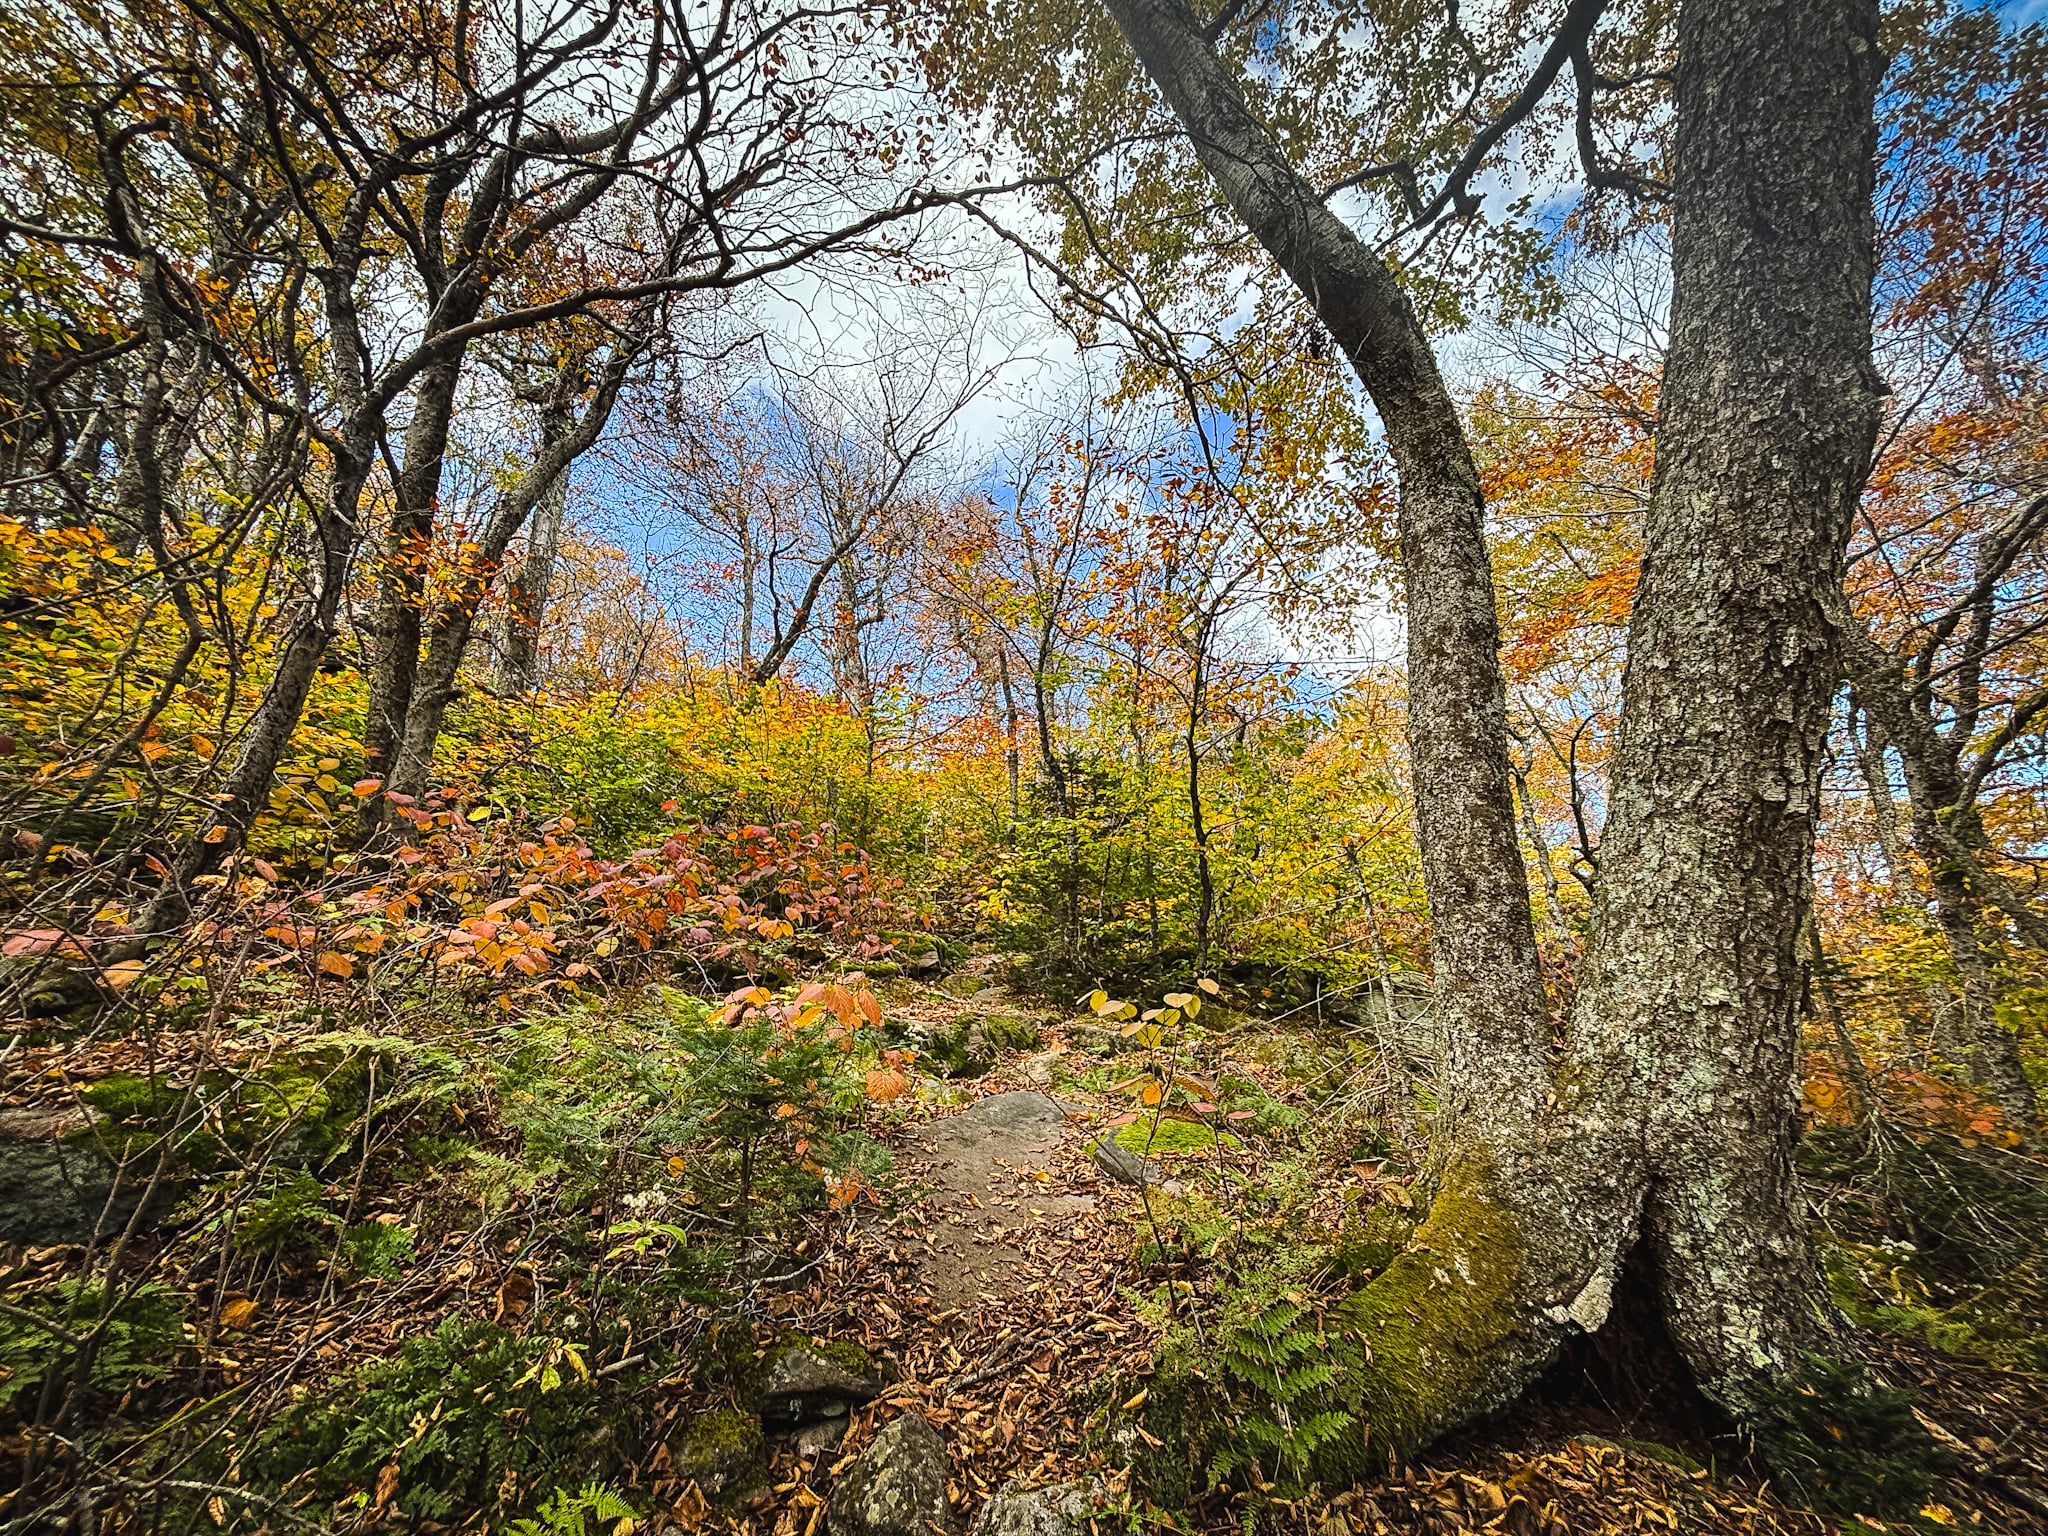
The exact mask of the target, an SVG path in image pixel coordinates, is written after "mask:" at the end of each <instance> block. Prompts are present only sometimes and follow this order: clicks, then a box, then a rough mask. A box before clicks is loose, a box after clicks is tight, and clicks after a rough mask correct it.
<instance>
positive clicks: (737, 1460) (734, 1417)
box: [669, 1408, 767, 1500]
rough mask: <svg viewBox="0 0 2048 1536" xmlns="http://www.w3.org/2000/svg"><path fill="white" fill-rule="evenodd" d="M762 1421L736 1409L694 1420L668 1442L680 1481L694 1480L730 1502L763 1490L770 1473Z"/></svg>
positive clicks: (701, 1486)
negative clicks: (685, 1479) (767, 1475)
mask: <svg viewBox="0 0 2048 1536" xmlns="http://www.w3.org/2000/svg"><path fill="white" fill-rule="evenodd" d="M766 1448H767V1442H766V1440H765V1438H764V1437H763V1435H762V1432H761V1421H760V1420H759V1419H757V1418H755V1417H754V1415H752V1414H751V1413H741V1412H740V1411H739V1410H738V1409H736V1408H716V1409H713V1410H712V1411H710V1412H709V1413H700V1414H696V1415H694V1416H692V1417H691V1419H690V1421H689V1422H688V1423H687V1424H686V1425H684V1427H683V1431H682V1433H681V1434H680V1435H678V1436H676V1437H675V1438H674V1439H673V1440H671V1441H670V1442H669V1450H670V1454H671V1456H672V1457H673V1459H674V1464H675V1472H676V1475H677V1476H678V1477H681V1478H687V1479H693V1480H695V1482H696V1484H697V1486H698V1487H699V1488H701V1489H702V1490H703V1491H704V1493H705V1494H706V1495H707V1496H709V1497H710V1498H713V1499H719V1500H729V1499H732V1498H736V1497H739V1496H741V1495H744V1494H746V1493H748V1492H750V1491H752V1490H753V1489H756V1488H758V1487H760V1486H761V1484H762V1482H763V1481H764V1474H765V1473H766V1471H767V1455H766Z"/></svg>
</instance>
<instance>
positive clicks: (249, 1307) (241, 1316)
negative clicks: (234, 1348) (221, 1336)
mask: <svg viewBox="0 0 2048 1536" xmlns="http://www.w3.org/2000/svg"><path fill="white" fill-rule="evenodd" d="M255 1320H256V1303H255V1302H253V1301H231V1302H229V1303H228V1304H227V1305H226V1306H224V1307H222V1308H221V1309H220V1325H221V1327H223V1328H234V1329H237V1330H239V1329H243V1328H246V1327H248V1326H249V1324H251V1323H252V1322H254V1321H255Z"/></svg>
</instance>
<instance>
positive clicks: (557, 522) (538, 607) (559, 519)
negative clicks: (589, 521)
mask: <svg viewBox="0 0 2048 1536" xmlns="http://www.w3.org/2000/svg"><path fill="white" fill-rule="evenodd" d="M573 424H574V419H573V417H572V416H571V415H570V413H569V412H568V410H567V409H566V408H557V407H556V406H555V404H554V403H553V402H549V404H548V406H547V407H546V409H545V413H544V415H543V416H542V418H541V448H542V450H543V451H545V450H547V449H548V448H551V447H553V446H554V445H555V444H556V443H558V442H560V441H561V440H562V439H563V438H565V437H567V436H568V434H569V430H570V428H571V426H572V425H573ZM568 514H569V473H568V471H567V470H566V469H565V470H563V472H562V473H561V474H559V475H557V476H555V478H554V482H553V483H552V484H550V485H549V486H548V488H547V489H546V490H545V491H543V492H542V493H541V498H540V505H539V506H538V507H536V508H535V509H534V516H533V531H532V532H531V533H530V534H528V535H527V539H526V558H525V559H524V560H522V561H521V562H520V564H519V574H518V575H517V576H515V577H513V579H512V585H511V590H510V592H509V593H508V594H507V597H506V602H505V641H504V644H503V645H502V646H500V647H499V664H498V691H499V692H500V693H502V694H504V695H505V696H506V697H508V698H524V697H525V696H526V695H527V694H529V693H531V692H533V690H534V686H535V685H536V684H537V683H538V682H539V681H540V627H541V622H542V621H543V620H544V619H545V618H546V617H547V610H548V598H549V597H550V596H551V595H552V588H553V586H554V580H555V561H556V560H557V559H559V558H560V556H561V553H562V530H563V528H564V527H565V526H566V524H567V521H568Z"/></svg>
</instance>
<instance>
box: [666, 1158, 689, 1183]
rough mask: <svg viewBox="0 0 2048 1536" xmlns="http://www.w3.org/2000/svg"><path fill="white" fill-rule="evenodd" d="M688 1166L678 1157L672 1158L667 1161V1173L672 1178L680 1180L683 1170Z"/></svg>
mask: <svg viewBox="0 0 2048 1536" xmlns="http://www.w3.org/2000/svg"><path fill="white" fill-rule="evenodd" d="M689 1166H690V1165H689V1164H688V1163H686V1162H684V1161H683V1160H682V1159H681V1158H680V1157H672V1158H670V1159H669V1160H668V1171H669V1174H670V1176H671V1177H673V1178H678V1179H680V1178H681V1177H682V1176H683V1170H684V1169H686V1168H688V1167H689Z"/></svg>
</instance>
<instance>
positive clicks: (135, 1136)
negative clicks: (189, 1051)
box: [81, 1048, 368, 1173]
mask: <svg viewBox="0 0 2048 1536" xmlns="http://www.w3.org/2000/svg"><path fill="white" fill-rule="evenodd" d="M367 1078H368V1062H367V1059H366V1058H365V1057H364V1056H363V1055H362V1054H361V1053H351V1052H345V1051H341V1050H336V1049H331V1048H322V1049H316V1050H308V1051H304V1052H298V1053H294V1054H291V1055H287V1056H284V1057H281V1058H280V1059H278V1060H274V1061H271V1062H269V1063H267V1064H265V1065H264V1066H262V1067H259V1068H257V1069H256V1070H255V1071H254V1072H249V1073H241V1072H224V1071H223V1072H208V1073H205V1074H203V1075H202V1076H201V1077H200V1080H199V1084H198V1088H199V1092H198V1093H197V1094H189V1093H188V1092H187V1091H186V1089H184V1088H182V1087H174V1086H173V1085H171V1084H170V1083H169V1082H167V1081H165V1080H164V1079H163V1078H160V1077H155V1078H152V1077H142V1076H138V1075H136V1074H134V1073H130V1072H116V1073H113V1074H111V1075H109V1076H107V1077H104V1078H102V1079H100V1080H99V1081H98V1082H96V1083H93V1084H91V1085H89V1086H88V1087H86V1088H85V1089H84V1090H82V1093H81V1097H83V1098H84V1099H85V1101H86V1102H87V1103H88V1104H90V1105H92V1106H93V1108H95V1109H97V1110H99V1111H100V1112H101V1113H102V1114H104V1115H105V1116H106V1117H107V1122H108V1123H107V1124H106V1125H105V1126H104V1127H101V1128H98V1129H96V1130H93V1131H88V1132H84V1133H82V1134H84V1135H87V1136H97V1137H99V1138H100V1139H101V1140H102V1141H104V1142H106V1143H108V1145H109V1149H110V1150H111V1151H113V1152H114V1153H115V1155H117V1156H129V1157H132V1156H135V1155H138V1154H140V1153H143V1152H145V1151H148V1150H149V1149H151V1148H153V1147H154V1146H155V1145H156V1144H157V1142H158V1141H159V1140H160V1139H161V1138H162V1137H163V1136H165V1135H172V1134H174V1135H175V1136H176V1138H177V1143H176V1159H175V1161H176V1164H177V1165H179V1166H180V1167H181V1168H183V1169H189V1170H191V1171H193V1172H197V1173H212V1172H215V1171H217V1170H219V1169H221V1168H224V1167H228V1166H230V1165H237V1164H240V1163H242V1162H244V1161H246V1160H247V1158H248V1157H249V1155H250V1154H252V1153H257V1152H261V1153H263V1154H264V1155H265V1157H266V1160H267V1161H269V1162H270V1163H271V1164H272V1165H274V1166H280V1167H291V1168H311V1169H317V1168H319V1167H321V1166H322V1165H323V1164H324V1163H326V1161H327V1160H328V1159H329V1158H331V1157H332V1156H333V1155H334V1153H335V1152H336V1151H337V1150H339V1149H340V1147H341V1145H342V1143H343V1142H344V1141H346V1140H348V1139H349V1131H350V1128H351V1127H352V1125H353V1123H354V1121H355V1118H356V1116H357V1115H358V1114H359V1113H360V1112H361V1110H362V1107H363V1099H364V1089H365V1084H366V1082H367ZM201 1100H203V1101H204V1106H203V1107H204V1109H205V1110H206V1111H207V1113H205V1114H204V1115H203V1116H202V1114H201V1109H202V1105H201Z"/></svg>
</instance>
